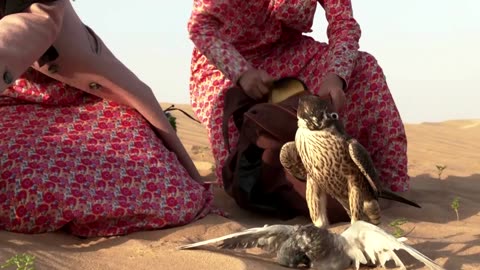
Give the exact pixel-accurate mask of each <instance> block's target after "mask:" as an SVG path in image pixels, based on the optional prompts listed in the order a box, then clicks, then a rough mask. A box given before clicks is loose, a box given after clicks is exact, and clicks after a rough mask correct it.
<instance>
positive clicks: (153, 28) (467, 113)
mask: <svg viewBox="0 0 480 270" xmlns="http://www.w3.org/2000/svg"><path fill="white" fill-rule="evenodd" d="M245 1H248V0H245ZM250 1H253V0H250ZM352 2H353V8H354V15H355V18H356V19H357V21H358V22H359V24H360V26H361V28H362V38H361V40H360V47H361V50H364V51H368V52H370V53H372V54H373V55H374V56H375V57H376V58H377V59H378V61H379V63H380V65H381V66H382V68H383V69H384V72H385V74H386V76H387V80H388V83H389V85H390V88H391V91H392V94H393V96H394V98H395V100H396V102H397V106H398V108H399V110H400V113H401V115H402V117H403V119H404V121H405V122H408V123H418V122H425V121H443V120H449V119H466V118H477V119H480V107H477V103H479V99H480V19H479V15H478V14H479V12H480V1H478V0H459V1H451V0H403V1H400V0H396V1H393V0H361V1H360V0H353V1H352ZM134 3H135V4H134ZM192 3H193V1H192V0H190V1H188V0H178V1H164V0H161V1H153V0H137V1H126V0H116V1H114V0H102V1H94V0H77V1H75V2H73V5H74V7H75V9H76V10H77V12H78V13H79V15H80V17H81V18H82V19H83V21H84V22H85V23H86V24H88V25H89V26H91V27H92V28H93V29H95V31H96V32H97V33H98V34H99V35H100V36H101V37H102V39H103V40H104V41H105V43H106V44H107V46H108V47H109V48H110V49H111V50H112V51H113V52H114V54H115V55H116V56H117V57H118V58H119V59H120V60H121V61H122V62H123V63H125V64H126V65H127V66H128V67H129V68H131V69H132V71H133V72H134V73H135V74H137V75H138V76H139V77H140V78H141V79H142V80H143V81H145V82H146V83H147V84H149V85H150V86H151V87H152V89H153V90H154V92H155V95H156V97H157V98H158V100H159V101H162V102H175V103H188V102H189V93H188V81H189V74H190V72H189V68H190V56H191V51H192V48H193V44H192V42H191V41H190V40H189V38H188V33H187V21H188V18H189V16H190V12H191V8H192ZM325 29H326V21H325V16H324V13H323V9H322V8H321V7H320V6H319V7H318V8H317V14H316V18H315V23H314V32H313V33H311V34H310V35H312V36H314V37H316V38H317V39H319V40H322V41H326V34H325Z"/></svg>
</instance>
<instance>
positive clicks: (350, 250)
mask: <svg viewBox="0 0 480 270" xmlns="http://www.w3.org/2000/svg"><path fill="white" fill-rule="evenodd" d="M341 236H342V237H343V238H344V240H345V241H346V252H347V254H348V255H349V256H350V257H351V258H352V259H353V260H354V262H355V267H356V269H357V270H358V269H359V267H360V263H363V264H366V263H368V260H370V261H371V262H373V263H376V260H377V259H378V262H379V263H380V265H381V266H382V267H384V268H385V263H386V262H388V261H390V260H393V261H395V264H396V266H397V267H401V269H406V268H405V265H404V264H403V262H402V261H401V260H400V258H399V257H398V256H397V255H396V254H395V250H405V251H406V252H408V253H409V254H410V255H412V256H413V257H414V258H415V259H417V260H419V261H420V262H422V263H424V264H425V265H426V266H427V267H429V268H430V269H431V270H445V269H444V268H443V267H441V266H440V265H438V264H436V263H435V262H434V261H432V260H431V259H429V258H428V257H427V256H425V255H423V254H422V253H420V252H419V251H418V250H416V249H414V248H413V247H411V246H409V245H407V244H404V243H402V241H401V240H400V239H396V238H395V237H393V236H392V235H390V234H388V233H387V232H385V231H384V230H382V229H381V228H380V227H378V226H375V225H373V224H370V223H368V222H364V221H357V222H355V223H353V224H352V225H351V226H350V227H349V228H348V229H346V230H345V231H344V232H343V233H341ZM365 255H366V257H365Z"/></svg>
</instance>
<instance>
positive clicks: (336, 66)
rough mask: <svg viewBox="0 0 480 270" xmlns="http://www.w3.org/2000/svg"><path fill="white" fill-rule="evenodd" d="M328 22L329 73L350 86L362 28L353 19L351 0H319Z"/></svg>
mask: <svg viewBox="0 0 480 270" xmlns="http://www.w3.org/2000/svg"><path fill="white" fill-rule="evenodd" d="M319 2H320V4H321V5H322V6H323V8H324V9H325V15H326V17H327V21H328V27H327V36H328V41H329V44H330V51H329V54H328V58H327V66H328V68H327V73H335V74H337V75H338V76H340V77H341V78H342V79H343V80H344V81H345V84H346V85H345V87H347V85H348V80H349V78H350V74H351V73H352V70H353V68H354V65H355V61H356V59H357V56H358V49H359V40H360V36H361V30H360V26H359V24H358V23H357V21H356V20H355V19H354V18H353V11H352V2H351V0H323V1H322V0H319Z"/></svg>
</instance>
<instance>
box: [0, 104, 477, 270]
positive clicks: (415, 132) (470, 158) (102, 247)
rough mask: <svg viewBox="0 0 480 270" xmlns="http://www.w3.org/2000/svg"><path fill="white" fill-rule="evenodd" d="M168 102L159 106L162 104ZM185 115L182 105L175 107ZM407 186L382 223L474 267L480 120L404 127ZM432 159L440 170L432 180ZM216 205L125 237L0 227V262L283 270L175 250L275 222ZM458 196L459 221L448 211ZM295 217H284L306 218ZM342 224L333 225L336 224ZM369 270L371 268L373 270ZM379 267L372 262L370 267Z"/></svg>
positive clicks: (194, 151) (200, 159)
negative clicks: (28, 258)
mask: <svg viewBox="0 0 480 270" xmlns="http://www.w3.org/2000/svg"><path fill="white" fill-rule="evenodd" d="M168 105H169V104H162V106H163V107H164V108H166V107H167V106H168ZM177 106H179V107H181V108H183V109H186V110H187V111H189V112H190V113H191V109H190V108H189V106H187V105H177ZM174 115H175V116H177V117H178V133H179V135H180V137H181V139H182V141H183V142H184V144H185V146H186V147H187V150H188V151H189V152H190V153H191V155H192V157H193V158H194V159H195V160H196V161H197V164H199V168H200V170H201V173H202V174H203V175H205V176H206V177H207V178H209V179H210V180H211V179H212V175H211V170H212V162H213V158H212V156H211V154H210V151H209V149H208V140H207V137H206V132H205V130H204V129H203V128H202V126H200V125H199V124H197V123H195V122H194V121H192V120H190V119H188V118H186V117H185V116H183V115H182V114H180V113H177V112H174ZM406 128H407V136H408V139H409V160H410V166H409V170H410V174H411V176H412V177H413V181H412V190H411V191H409V192H407V193H406V194H405V196H406V197H409V198H414V199H415V200H416V201H417V202H419V203H420V204H421V205H422V207H423V208H422V209H415V208H411V207H407V206H404V205H400V204H393V205H392V206H391V207H390V208H389V209H388V210H386V211H385V212H384V215H385V218H384V223H383V225H382V227H383V228H384V229H386V230H388V231H391V232H393V228H392V227H390V226H388V224H389V222H390V221H392V220H395V219H399V218H406V219H407V221H408V222H407V223H406V224H404V225H402V226H401V228H402V229H403V230H404V231H405V232H407V233H408V235H407V237H408V243H409V244H411V245H413V246H414V247H415V248H416V249H418V250H420V251H421V252H423V253H424V254H425V255H427V256H429V257H430V258H432V259H434V260H435V261H436V262H438V263H439V264H441V265H443V266H444V267H445V268H446V269H452V270H456V269H480V256H479V255H480V254H479V253H480V216H479V210H480V201H479V199H478V194H480V140H478V138H480V120H478V121H476V120H475V121H474V120H469V121H448V122H443V123H423V124H418V125H407V127H406ZM436 165H446V166H447V168H446V169H445V170H444V172H443V174H442V179H438V175H437V169H436ZM216 194H217V197H216V204H217V205H220V206H221V207H222V208H224V209H226V210H227V211H228V212H229V213H230V214H231V218H230V219H227V218H223V217H219V216H215V215H210V216H207V217H206V218H204V219H202V220H200V221H198V222H195V223H193V224H189V225H187V226H183V227H179V228H173V229H166V230H158V231H151V232H139V233H134V234H131V235H128V236H125V237H113V238H108V239H107V238H99V239H88V240H81V239H77V238H75V237H72V236H69V235H65V234H63V233H60V232H58V233H48V234H42V235H20V234H14V233H7V232H0V261H4V260H5V259H6V258H8V257H10V256H11V255H13V254H17V253H21V252H29V253H31V254H34V255H36V256H37V260H36V263H37V265H36V266H37V267H36V269H37V270H38V269H82V270H87V269H179V270H182V269H196V270H201V269H234V270H235V269H285V268H282V267H279V266H277V265H275V264H274V263H272V262H271V261H270V260H269V259H268V258H265V259H258V258H252V256H251V255H249V254H245V255H242V256H233V255H232V254H231V253H221V252H212V251H202V250H195V251H177V250H175V247H176V246H178V245H181V244H184V243H187V242H190V241H196V240H203V239H207V238H212V237H217V236H221V235H224V234H227V233H231V232H234V231H237V230H240V229H242V228H245V227H252V226H261V225H263V224H266V223H269V224H272V223H280V222H281V221H279V220H274V219H269V218H266V217H260V216H258V215H255V214H252V213H248V212H245V211H243V210H241V209H238V208H237V207H236V205H235V203H234V202H233V201H232V200H231V199H230V198H229V197H228V196H226V195H225V193H224V192H223V191H222V190H216ZM455 197H458V198H459V199H460V209H459V214H460V220H459V221H457V220H456V215H455V212H454V211H453V210H452V209H451V207H450V204H451V202H452V200H453V199H454V198H455ZM306 222H308V220H306V219H305V218H297V219H294V220H290V221H287V222H284V223H290V224H293V223H306ZM345 226H346V225H345V224H341V225H337V226H335V228H334V230H341V229H342V228H344V227H345ZM399 254H400V256H401V258H402V259H403V260H404V261H405V262H406V265H407V267H408V269H426V268H425V267H423V266H422V265H421V264H420V263H418V262H417V261H415V260H413V259H411V258H410V257H409V256H408V255H407V254H406V253H403V252H400V253H399ZM376 269H377V268H376ZM378 269H380V268H378Z"/></svg>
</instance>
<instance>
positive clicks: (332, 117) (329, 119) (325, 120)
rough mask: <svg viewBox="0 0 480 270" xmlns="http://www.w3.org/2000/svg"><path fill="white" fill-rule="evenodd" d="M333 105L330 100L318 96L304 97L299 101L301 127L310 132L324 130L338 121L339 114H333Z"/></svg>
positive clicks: (298, 112) (298, 110) (298, 109)
mask: <svg viewBox="0 0 480 270" xmlns="http://www.w3.org/2000/svg"><path fill="white" fill-rule="evenodd" d="M331 108H332V105H331V103H330V102H329V101H328V100H325V99H322V98H320V97H318V96H316V95H306V96H302V97H300V98H299V100H298V108H297V118H298V120H299V121H298V122H299V127H304V128H308V129H309V130H322V129H325V128H327V127H329V126H331V125H332V123H333V122H334V121H337V120H338V118H339V117H338V114H337V113H335V112H331Z"/></svg>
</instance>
